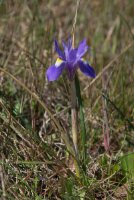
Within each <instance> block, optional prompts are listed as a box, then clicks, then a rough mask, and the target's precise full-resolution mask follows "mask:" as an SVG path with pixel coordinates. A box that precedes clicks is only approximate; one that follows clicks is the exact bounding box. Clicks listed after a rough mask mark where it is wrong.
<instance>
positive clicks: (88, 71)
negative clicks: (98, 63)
mask: <svg viewBox="0 0 134 200" xmlns="http://www.w3.org/2000/svg"><path fill="white" fill-rule="evenodd" d="M78 65H79V68H80V70H81V71H82V72H83V73H84V74H85V75H86V76H91V77H93V78H95V76H96V74H95V71H94V69H93V67H91V66H90V65H89V64H88V63H87V62H86V61H82V60H79V61H78Z"/></svg>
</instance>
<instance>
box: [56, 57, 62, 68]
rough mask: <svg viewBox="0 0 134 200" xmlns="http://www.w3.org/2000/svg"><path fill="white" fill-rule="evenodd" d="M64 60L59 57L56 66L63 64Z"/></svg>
mask: <svg viewBox="0 0 134 200" xmlns="http://www.w3.org/2000/svg"><path fill="white" fill-rule="evenodd" d="M62 62H63V60H62V59H60V58H57V60H56V62H55V67H59V66H60V65H61V64H62Z"/></svg>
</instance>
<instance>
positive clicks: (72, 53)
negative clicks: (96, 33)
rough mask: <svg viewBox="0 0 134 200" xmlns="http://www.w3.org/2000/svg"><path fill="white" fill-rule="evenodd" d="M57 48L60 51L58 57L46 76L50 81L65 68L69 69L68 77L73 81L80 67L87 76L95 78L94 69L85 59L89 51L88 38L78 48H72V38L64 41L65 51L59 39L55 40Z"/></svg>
mask: <svg viewBox="0 0 134 200" xmlns="http://www.w3.org/2000/svg"><path fill="white" fill-rule="evenodd" d="M54 45H55V50H56V52H57V53H58V58H57V60H56V62H55V64H54V65H52V66H50V67H49V68H48V69H47V72H46V76H47V79H48V81H55V80H57V79H58V78H59V76H60V75H61V74H62V72H63V70H66V71H67V74H68V78H69V80H70V81H72V80H73V79H74V77H75V72H76V70H77V69H78V68H79V69H80V70H81V72H83V73H84V74H85V75H86V76H90V77H93V78H95V76H96V75H95V71H94V69H93V68H92V67H91V66H90V65H89V64H88V62H87V61H85V60H84V59H83V56H84V54H85V53H86V52H87V51H88V48H89V47H88V45H87V43H86V39H84V40H82V41H81V42H80V43H79V45H78V47H77V48H72V40H71V38H69V39H68V42H67V43H65V42H64V41H63V42H62V46H63V49H64V50H63V51H62V50H61V49H60V48H59V45H58V43H57V41H56V40H55V41H54Z"/></svg>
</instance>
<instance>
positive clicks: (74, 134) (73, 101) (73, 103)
mask: <svg viewBox="0 0 134 200" xmlns="http://www.w3.org/2000/svg"><path fill="white" fill-rule="evenodd" d="M71 119H72V138H73V144H74V149H75V159H74V165H75V170H76V175H77V177H80V168H79V165H78V123H77V122H78V120H77V119H78V113H77V97H76V87H75V80H73V81H71Z"/></svg>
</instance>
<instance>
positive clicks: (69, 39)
mask: <svg viewBox="0 0 134 200" xmlns="http://www.w3.org/2000/svg"><path fill="white" fill-rule="evenodd" d="M67 46H68V49H71V48H72V39H71V37H69V38H68V42H67Z"/></svg>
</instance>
